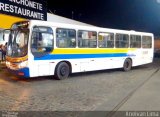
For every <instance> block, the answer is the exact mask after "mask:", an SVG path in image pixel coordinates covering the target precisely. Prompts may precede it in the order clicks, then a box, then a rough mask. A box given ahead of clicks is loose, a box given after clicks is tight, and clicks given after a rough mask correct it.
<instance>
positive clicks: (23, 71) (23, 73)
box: [8, 68, 30, 78]
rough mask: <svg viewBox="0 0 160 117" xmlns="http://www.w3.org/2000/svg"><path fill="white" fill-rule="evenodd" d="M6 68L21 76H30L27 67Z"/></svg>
mask: <svg viewBox="0 0 160 117" xmlns="http://www.w3.org/2000/svg"><path fill="white" fill-rule="evenodd" d="M8 70H9V71H10V72H12V73H13V74H15V75H17V76H21V77H25V78H29V77H30V74H29V68H22V69H18V70H13V69H8Z"/></svg>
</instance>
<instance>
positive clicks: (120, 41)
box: [115, 33, 129, 48]
mask: <svg viewBox="0 0 160 117" xmlns="http://www.w3.org/2000/svg"><path fill="white" fill-rule="evenodd" d="M115 41H116V48H128V47H129V35H128V34H118V33H117V34H116V39H115Z"/></svg>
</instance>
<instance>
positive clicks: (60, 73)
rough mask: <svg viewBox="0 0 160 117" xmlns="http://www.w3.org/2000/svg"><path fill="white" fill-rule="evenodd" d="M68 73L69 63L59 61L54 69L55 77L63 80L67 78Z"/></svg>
mask: <svg viewBox="0 0 160 117" xmlns="http://www.w3.org/2000/svg"><path fill="white" fill-rule="evenodd" d="M69 73H70V68H69V65H68V64H67V63H66V62H60V63H59V64H58V65H57V66H56V69H55V79H57V80H63V79H66V78H68V76H69Z"/></svg>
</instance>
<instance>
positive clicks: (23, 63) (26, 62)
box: [18, 61, 28, 68]
mask: <svg viewBox="0 0 160 117" xmlns="http://www.w3.org/2000/svg"><path fill="white" fill-rule="evenodd" d="M27 65H28V61H23V62H21V63H19V65H18V67H19V68H24V67H27Z"/></svg>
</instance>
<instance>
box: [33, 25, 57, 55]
mask: <svg viewBox="0 0 160 117" xmlns="http://www.w3.org/2000/svg"><path fill="white" fill-rule="evenodd" d="M35 27H44V28H50V29H51V30H52V33H48V34H52V36H53V39H52V42H53V43H52V49H51V51H50V52H33V50H32V36H33V32H35V31H34V28H35ZM36 32H38V31H36ZM39 32H40V31H39ZM30 38H31V41H30V50H31V53H32V54H33V56H35V57H42V56H45V55H47V54H49V53H51V52H52V51H53V50H54V48H55V47H54V30H53V28H52V27H50V26H41V25H38V26H37V25H34V26H33V27H32V30H31V36H30Z"/></svg>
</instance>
